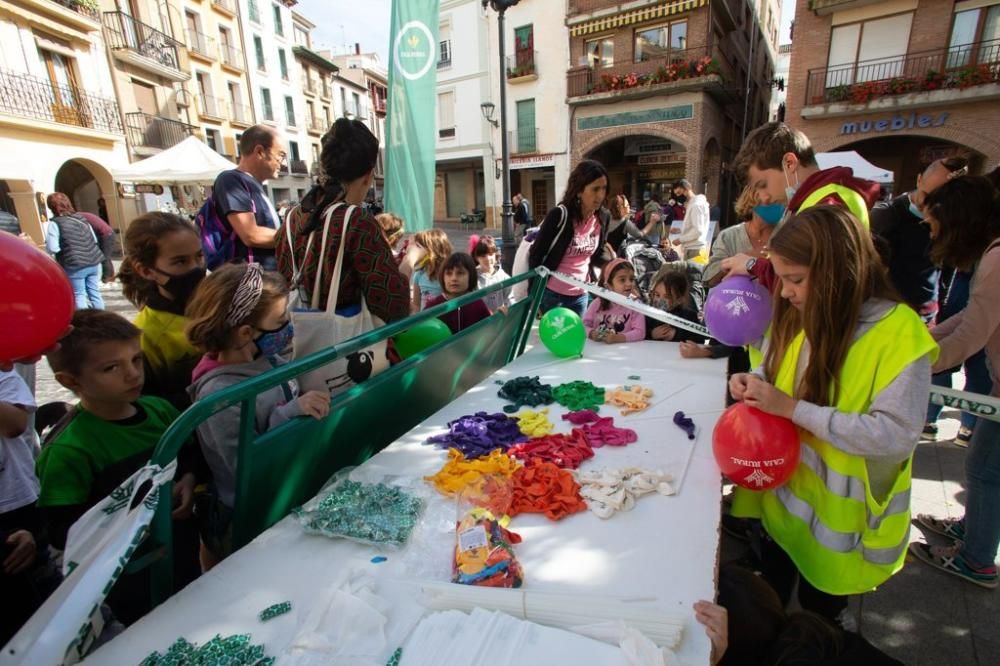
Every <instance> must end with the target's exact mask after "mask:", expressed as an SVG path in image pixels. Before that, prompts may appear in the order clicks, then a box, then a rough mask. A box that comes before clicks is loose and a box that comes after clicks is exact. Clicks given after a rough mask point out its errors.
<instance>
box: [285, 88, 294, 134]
mask: <svg viewBox="0 0 1000 666" xmlns="http://www.w3.org/2000/svg"><path fill="white" fill-rule="evenodd" d="M285 120H286V121H287V122H288V126H289V127H295V100H294V99H292V98H291V97H290V96H288V95H285Z"/></svg>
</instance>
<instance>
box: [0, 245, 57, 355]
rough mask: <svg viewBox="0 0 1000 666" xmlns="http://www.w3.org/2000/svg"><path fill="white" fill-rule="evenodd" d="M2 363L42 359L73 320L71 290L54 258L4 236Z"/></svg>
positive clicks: (0, 307) (1, 250)
mask: <svg viewBox="0 0 1000 666" xmlns="http://www.w3.org/2000/svg"><path fill="white" fill-rule="evenodd" d="M0 265H2V266H3V294H2V295H0V361H7V362H10V361H16V360H18V359H22V358H31V357H33V356H38V355H39V354H41V353H42V352H44V351H45V350H47V349H49V348H50V347H52V345H54V344H55V342H56V341H57V340H58V339H59V338H60V337H62V336H63V334H64V333H66V329H67V328H68V327H69V322H70V319H72V317H73V309H74V301H73V288H72V287H71V286H70V283H69V278H67V277H66V273H65V272H64V271H63V269H62V267H61V266H60V265H59V264H57V263H56V262H55V261H54V260H53V259H52V258H51V257H50V256H48V255H47V254H45V253H44V252H42V251H41V250H39V249H38V248H36V247H35V246H34V245H32V244H31V243H28V242H25V241H23V240H21V239H20V238H18V237H17V236H15V235H13V234H9V233H7V232H3V231H0Z"/></svg>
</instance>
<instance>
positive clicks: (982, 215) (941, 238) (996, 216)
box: [924, 176, 1000, 271]
mask: <svg viewBox="0 0 1000 666" xmlns="http://www.w3.org/2000/svg"><path fill="white" fill-rule="evenodd" d="M924 211H925V214H926V215H927V216H928V217H933V218H934V219H935V220H936V221H937V222H938V223H939V227H940V229H939V231H938V234H937V237H936V238H935V239H934V244H933V245H931V259H933V260H934V262H935V263H937V264H939V265H945V266H951V267H952V268H957V269H959V270H962V271H971V270H972V268H973V266H975V264H976V262H977V261H979V258H980V257H981V256H982V255H983V252H985V251H986V248H987V247H989V245H990V244H991V243H992V242H993V241H995V240H996V239H997V238H998V237H1000V203H998V197H997V191H996V190H995V189H994V188H993V183H991V182H990V181H989V179H988V178H984V177H983V176H963V177H961V178H955V179H953V180H949V181H948V182H947V183H945V184H944V185H942V186H941V187H939V188H937V189H936V190H934V191H933V192H931V193H930V194H928V195H927V198H926V199H925V200H924Z"/></svg>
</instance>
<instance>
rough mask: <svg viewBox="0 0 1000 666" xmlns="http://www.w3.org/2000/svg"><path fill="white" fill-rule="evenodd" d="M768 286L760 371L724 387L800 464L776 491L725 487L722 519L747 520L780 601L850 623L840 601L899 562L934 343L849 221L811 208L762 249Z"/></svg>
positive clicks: (867, 237) (834, 211) (867, 238)
mask: <svg viewBox="0 0 1000 666" xmlns="http://www.w3.org/2000/svg"><path fill="white" fill-rule="evenodd" d="M770 256H771V262H772V264H773V266H774V269H775V271H776V274H777V277H778V278H779V289H778V292H777V293H776V295H775V304H774V314H773V319H772V324H771V330H770V335H769V338H768V340H767V341H766V343H765V347H764V349H765V355H764V362H763V364H762V366H761V367H760V368H758V370H757V371H756V372H755V373H754V374H737V375H734V376H733V377H732V379H731V380H730V391H731V392H732V395H733V397H734V398H735V399H736V400H742V401H744V402H746V403H747V404H748V405H751V406H753V407H756V408H758V409H760V410H762V411H764V412H767V413H769V414H774V415H777V416H782V417H784V418H787V419H790V420H791V421H792V422H793V423H794V424H795V425H796V426H797V429H798V433H799V438H800V441H801V449H800V460H799V464H798V466H797V467H796V469H795V471H794V473H793V474H792V476H791V478H790V479H789V480H788V481H787V482H786V483H785V484H784V485H782V486H780V487H778V488H775V489H772V490H767V491H760V492H754V491H749V490H744V489H742V488H740V489H738V490H737V493H736V495H735V497H734V501H733V510H732V513H733V515H734V516H737V517H751V518H760V520H761V526H762V530H763V532H762V534H761V537H762V538H761V540H760V542H761V547H760V558H761V568H762V571H763V573H764V575H765V577H766V578H767V579H768V581H769V582H770V583H771V584H772V586H774V588H775V589H776V590H777V591H778V593H779V595H780V596H781V597H782V599H783V600H785V601H786V602H787V601H788V600H789V598H790V596H791V592H792V590H793V589H795V583H796V582H798V588H797V589H798V600H799V603H800V604H801V606H802V607H803V608H804V609H806V610H811V611H814V612H817V613H819V614H821V615H824V616H826V617H828V618H831V619H839V620H840V621H841V623H842V624H845V625H846V626H850V624H851V623H850V618H848V617H847V616H846V613H845V612H846V609H847V596H848V595H851V594H860V593H863V592H867V591H869V590H872V589H874V588H875V586H877V585H879V584H881V583H882V582H884V581H885V580H886V579H888V578H889V576H891V575H892V574H894V573H895V572H896V571H898V570H899V569H900V568H901V567H902V564H903V559H904V557H905V554H906V545H907V543H908V535H909V521H910V513H909V511H910V501H909V500H910V463H911V458H912V455H913V450H914V448H915V447H916V444H917V441H918V438H919V436H920V431H921V429H922V427H923V417H924V410H925V409H926V396H927V392H928V390H929V387H930V368H931V363H932V362H933V359H934V357H936V353H937V346H936V345H935V343H934V341H933V339H932V338H931V336H930V334H929V333H928V331H927V329H926V327H925V326H924V324H923V323H922V322H921V320H920V318H919V317H918V316H917V314H916V312H914V311H913V310H912V309H911V308H909V307H908V306H906V305H903V304H901V303H900V302H899V298H898V296H897V295H896V293H895V291H894V290H893V288H892V286H891V285H890V283H889V278H888V275H887V273H886V270H885V268H884V267H883V265H882V264H881V262H880V260H879V256H878V254H877V252H876V250H875V247H874V246H873V244H872V240H871V234H870V233H869V232H868V231H867V229H865V228H864V227H862V226H861V224H860V223H858V221H857V220H856V219H855V218H854V217H852V216H851V214H850V213H848V212H847V211H845V210H844V209H842V208H839V207H834V206H817V207H814V208H810V209H808V210H805V211H803V212H801V213H799V214H798V215H795V216H794V217H792V218H791V219H790V220H788V221H787V222H786V223H785V224H784V225H782V226H781V227H780V228H779V229H778V230H777V231H775V232H774V235H773V236H772V237H771V241H770Z"/></svg>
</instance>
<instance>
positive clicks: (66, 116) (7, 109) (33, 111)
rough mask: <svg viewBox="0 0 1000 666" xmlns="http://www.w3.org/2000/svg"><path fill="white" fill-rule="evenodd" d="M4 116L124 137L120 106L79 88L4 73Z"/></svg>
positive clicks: (0, 88) (0, 77)
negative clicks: (119, 112) (122, 134)
mask: <svg viewBox="0 0 1000 666" xmlns="http://www.w3.org/2000/svg"><path fill="white" fill-rule="evenodd" d="M0 114H5V115H9V116H16V117H18V118H24V119H28V120H41V121H44V122H50V123H58V124H60V125H67V126H75V127H81V128H87V129H92V130H97V131H99V132H106V133H109V134H121V133H122V123H121V116H119V114H118V102H116V101H115V100H114V99H112V98H109V97H101V96H100V95H94V94H92V93H88V92H86V91H84V90H82V89H80V88H77V87H76V86H68V85H61V84H56V83H53V82H52V81H50V80H49V79H46V78H42V77H39V76H31V75H29V74H19V73H16V72H11V71H9V70H0Z"/></svg>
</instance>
